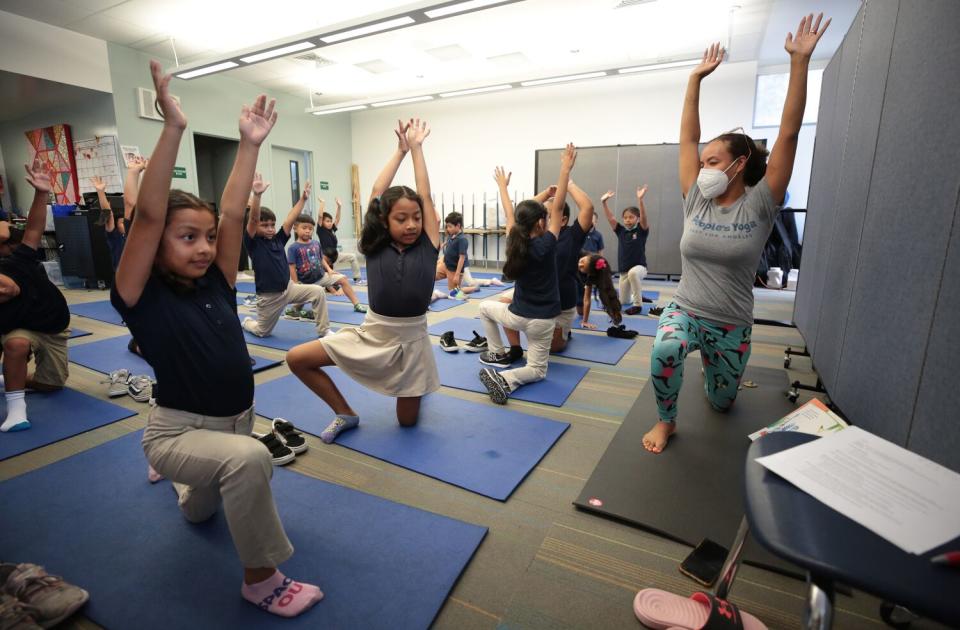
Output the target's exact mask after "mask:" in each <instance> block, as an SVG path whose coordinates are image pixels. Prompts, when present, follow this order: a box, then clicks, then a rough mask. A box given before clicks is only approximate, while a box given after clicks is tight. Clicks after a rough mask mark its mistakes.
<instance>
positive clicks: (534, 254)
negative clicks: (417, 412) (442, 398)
mask: <svg viewBox="0 0 960 630" xmlns="http://www.w3.org/2000/svg"><path fill="white" fill-rule="evenodd" d="M576 157H577V154H576V151H575V150H574V148H573V145H572V144H568V145H567V147H566V149H564V151H563V154H562V155H561V158H560V179H559V180H558V182H557V193H556V198H555V199H554V200H553V203H552V204H549V209H550V210H549V220H548V219H547V208H545V207H544V205H543V204H542V203H540V202H539V201H534V200H530V199H528V200H526V201H522V202H520V204H519V205H518V206H517V208H516V212H515V215H516V216H515V217H514V223H513V226H512V227H511V229H510V233H509V234H508V235H507V260H506V262H505V263H504V265H503V277H504V278H506V279H508V280H515V281H516V284H515V286H514V294H513V301H512V302H511V303H510V304H504V303H503V302H500V301H498V300H484V301H483V302H481V303H480V319H481V320H482V321H483V329H484V334H485V335H486V337H487V345H488V347H489V348H490V349H489V350H487V351H486V352H484V353H483V354H481V355H480V362H481V363H484V364H487V365H502V361H504V359H505V357H508V356H509V352H507V351H505V350H506V349H505V348H504V346H503V341H502V338H501V337H500V325H501V324H502V325H503V327H504V328H507V329H512V330H515V331H520V332H523V333H524V334H526V336H527V344H528V347H527V365H526V366H524V367H522V368H517V369H513V370H506V371H504V372H500V373H497V372H496V371H495V370H493V369H492V368H483V369H482V370H480V374H479V376H480V381H481V382H482V383H483V385H484V387H486V389H487V392H488V393H489V394H490V399H491V400H492V401H493V402H495V403H497V404H498V405H505V404H506V403H507V398H508V397H509V395H510V392H512V391H514V390H516V389H517V388H518V387H520V386H521V385H523V384H525V383H532V382H535V381H540V380H543V378H544V377H546V375H547V357H548V356H549V354H550V341H551V340H552V339H553V329H554V327H555V322H556V317H557V316H558V315H560V291H559V288H558V281H557V255H556V253H557V236H558V235H559V234H560V225H561V222H562V216H563V211H562V208H563V204H564V201H565V200H566V197H567V184H568V180H569V179H570V171H571V169H572V168H573V165H574V162H576Z"/></svg>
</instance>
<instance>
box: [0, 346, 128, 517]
mask: <svg viewBox="0 0 960 630" xmlns="http://www.w3.org/2000/svg"><path fill="white" fill-rule="evenodd" d="M70 353H71V354H72V353H73V348H71V349H70ZM135 415H137V412H135V411H130V410H129V409H126V408H124V407H121V406H119V405H114V404H113V403H108V402H106V401H103V400H99V399H97V398H94V397H93V396H87V395H86V394H83V393H81V392H78V391H77V390H75V389H70V388H64V389H61V390H60V391H58V392H44V393H41V392H27V417H28V418H30V424H31V425H32V426H31V427H30V428H29V429H27V430H26V431H16V432H13V433H2V434H0V460H3V459H7V458H8V457H13V456H14V455H19V454H21V453H26V452H27V451H32V450H33V449H35V448H40V447H41V446H46V445H47V444H53V443H54V442H59V441H60V440H63V439H66V438H68V437H73V436H74V435H79V434H81V433H86V432H87V431H89V430H91V429H96V428H97V427H102V426H104V425H106V424H111V423H113V422H116V421H117V420H123V419H124V418H129V417H130V416H135ZM6 417H7V401H6V399H5V398H3V397H2V396H0V418H6ZM0 494H2V493H0ZM0 503H2V504H3V505H5V506H10V505H13V504H12V503H9V502H8V501H7V500H6V499H5V498H2V499H0ZM34 509H35V508H33V507H31V509H30V510H26V511H27V512H30V513H31V514H37V513H38V512H35V511H34ZM14 511H16V510H11V509H4V515H3V521H4V525H6V523H7V522H8V521H7V517H8V516H10V515H11V514H12V512H14ZM0 529H4V528H0Z"/></svg>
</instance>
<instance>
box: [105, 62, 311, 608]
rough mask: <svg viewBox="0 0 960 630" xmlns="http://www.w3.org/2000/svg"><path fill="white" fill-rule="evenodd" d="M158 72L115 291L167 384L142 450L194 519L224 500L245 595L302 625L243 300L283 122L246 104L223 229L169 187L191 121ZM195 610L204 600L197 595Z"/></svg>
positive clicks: (302, 590)
mask: <svg viewBox="0 0 960 630" xmlns="http://www.w3.org/2000/svg"><path fill="white" fill-rule="evenodd" d="M150 70H151V73H152V74H153V83H154V86H155V88H156V91H157V104H158V107H159V109H160V111H161V112H162V115H163V118H164V123H163V130H162V131H161V132H160V139H159V140H158V141H157V146H156V149H155V150H154V152H153V156H152V158H151V164H150V168H149V169H147V172H146V174H145V175H144V176H143V185H142V188H141V190H140V197H139V202H138V208H137V218H136V220H135V221H134V222H133V223H132V224H131V226H130V230H129V234H128V236H127V240H128V246H127V247H126V248H124V250H123V256H122V257H121V259H120V266H119V267H118V268H117V273H116V278H115V282H114V285H113V289H111V291H110V301H111V302H112V304H113V306H114V308H116V309H117V311H118V312H119V313H120V314H121V315H122V316H123V319H124V321H126V322H127V325H128V326H129V328H130V331H131V332H132V333H133V334H134V336H135V337H136V339H137V341H138V342H139V343H140V347H141V349H142V350H143V353H144V355H145V356H146V357H147V358H148V360H149V362H150V364H151V365H152V366H153V369H154V371H155V372H156V375H157V382H158V383H159V384H161V385H162V387H160V388H159V389H158V393H157V406H156V407H154V408H153V409H152V410H151V411H150V416H149V417H148V419H147V427H146V430H145V431H144V433H143V450H144V453H145V454H146V456H147V460H148V461H149V462H150V464H151V465H152V466H153V467H154V468H155V469H156V470H157V471H158V472H159V473H160V474H162V475H164V476H166V477H167V478H168V479H170V480H171V481H172V482H173V487H174V490H176V492H177V494H178V495H179V505H180V510H181V512H183V515H184V516H185V517H186V519H187V520H189V521H190V522H193V523H197V522H201V521H205V520H207V519H209V518H210V517H211V516H213V514H214V513H215V512H216V511H217V509H218V507H219V506H220V504H221V503H223V511H224V516H225V517H226V520H227V524H228V526H229V528H230V535H231V536H232V537H233V544H234V546H235V547H236V550H237V553H238V555H239V556H240V562H241V564H242V565H243V584H242V586H241V588H240V593H241V595H242V597H243V598H244V599H246V600H247V601H249V602H251V603H252V604H254V605H255V606H257V607H258V608H260V609H261V610H265V611H266V612H269V613H273V614H275V615H280V616H283V617H294V616H296V615H299V614H300V613H302V612H304V611H305V610H307V609H308V608H310V607H311V606H313V605H314V604H316V603H317V602H318V601H320V600H321V599H322V598H323V593H322V592H321V591H320V589H319V588H318V587H316V586H313V585H311V584H302V583H300V582H295V581H293V580H292V579H291V578H288V577H286V576H284V575H283V573H281V572H280V571H279V570H278V569H277V566H278V565H279V564H280V563H282V562H284V561H286V560H287V559H288V558H290V556H291V555H292V554H293V546H292V545H291V544H290V541H289V540H288V539H287V535H286V533H285V532H284V530H283V525H282V524H281V523H280V518H279V516H278V515H277V507H276V505H275V504H274V501H273V494H272V493H271V490H270V478H271V476H272V475H273V465H272V463H271V459H270V452H269V451H268V450H267V448H266V447H265V446H264V445H263V444H262V443H261V442H259V441H258V440H255V439H253V438H252V437H251V436H250V434H251V431H252V429H253V420H254V413H253V372H252V371H251V369H250V355H249V354H248V353H247V345H246V343H245V342H244V337H243V331H242V330H241V328H240V323H239V321H238V319H237V303H236V296H237V291H236V279H237V268H238V264H239V261H240V243H241V235H242V232H243V212H244V206H245V204H246V201H247V197H248V195H249V194H250V185H251V182H252V180H253V169H254V168H255V166H256V163H257V154H258V153H259V151H260V145H261V144H262V143H263V141H264V140H265V139H266V137H267V134H269V133H270V130H271V129H272V128H273V125H274V123H275V122H276V120H277V114H276V112H274V101H270V102H269V103H267V98H266V96H264V95H262V94H261V95H260V96H259V97H257V100H256V101H255V102H254V103H253V104H252V105H250V106H244V107H243V111H242V113H241V115H240V122H239V129H240V145H239V147H238V149H237V157H236V161H235V162H234V165H233V169H232V170H231V172H230V177H229V179H228V180H227V184H226V187H225V188H224V191H223V197H222V199H221V200H220V209H221V216H220V219H219V224H218V221H217V216H216V211H215V210H214V209H213V208H212V207H211V206H210V204H208V203H206V202H204V201H201V200H200V199H197V198H196V197H194V196H193V195H191V194H189V193H185V192H182V191H179V190H173V191H171V190H170V173H171V172H173V166H174V163H175V161H176V157H177V149H178V147H179V145H180V139H181V137H182V136H183V132H184V130H185V129H186V126H187V119H186V117H185V116H184V114H183V112H182V111H181V110H180V106H179V105H178V104H177V101H176V100H175V99H174V98H173V97H172V96H170V92H169V89H168V87H167V86H168V84H169V83H170V79H171V75H166V76H164V75H163V72H162V70H161V68H160V64H159V63H158V62H156V61H153V62H151V63H150ZM170 579H173V578H172V577H171V578H170ZM210 579H214V580H215V579H220V576H215V575H211V576H210ZM196 605H205V603H204V601H203V599H202V598H200V599H197V600H196Z"/></svg>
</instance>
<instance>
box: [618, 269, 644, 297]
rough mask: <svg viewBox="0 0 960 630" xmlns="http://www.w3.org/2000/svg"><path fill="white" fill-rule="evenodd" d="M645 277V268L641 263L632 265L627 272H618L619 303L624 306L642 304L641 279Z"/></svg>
mask: <svg viewBox="0 0 960 630" xmlns="http://www.w3.org/2000/svg"><path fill="white" fill-rule="evenodd" d="M646 277H647V268H646V267H644V266H643V265H637V266H636V267H632V268H631V269H630V271H628V272H627V273H621V274H620V303H621V304H623V305H624V306H626V305H627V304H633V305H634V306H641V305H643V290H642V289H643V286H642V285H643V279H644V278H646Z"/></svg>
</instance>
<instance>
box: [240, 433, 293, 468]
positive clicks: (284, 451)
mask: <svg viewBox="0 0 960 630" xmlns="http://www.w3.org/2000/svg"><path fill="white" fill-rule="evenodd" d="M251 437H252V438H253V439H255V440H257V441H259V442H260V443H261V444H263V445H264V446H266V447H267V450H268V451H270V461H271V462H273V465H274V466H285V465H287V464H289V463H290V462H292V461H293V458H294V457H296V455H294V454H293V451H292V450H290V449H289V448H288V447H287V446H285V445H284V443H283V442H281V441H280V438H278V437H277V435H276V434H275V433H273V432H272V431H271V432H270V433H267V434H264V435H259V434H257V433H254V434H253V435H252V436H251Z"/></svg>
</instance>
